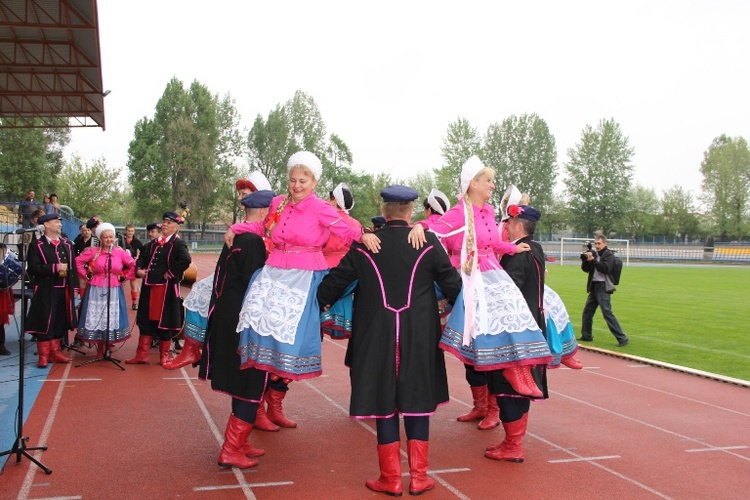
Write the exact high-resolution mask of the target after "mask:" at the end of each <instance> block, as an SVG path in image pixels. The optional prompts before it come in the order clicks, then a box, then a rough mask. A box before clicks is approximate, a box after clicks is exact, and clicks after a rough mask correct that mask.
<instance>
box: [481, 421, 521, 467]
mask: <svg viewBox="0 0 750 500" xmlns="http://www.w3.org/2000/svg"><path fill="white" fill-rule="evenodd" d="M528 421H529V414H528V413H524V414H523V417H521V418H519V419H518V420H516V421H515V422H509V423H505V422H503V429H505V439H504V440H503V442H502V443H500V444H498V445H496V446H489V447H488V448H487V451H485V453H484V456H485V457H487V458H491V459H492V460H504V461H506V462H518V463H520V462H523V437H524V436H525V435H526V425H527V424H528Z"/></svg>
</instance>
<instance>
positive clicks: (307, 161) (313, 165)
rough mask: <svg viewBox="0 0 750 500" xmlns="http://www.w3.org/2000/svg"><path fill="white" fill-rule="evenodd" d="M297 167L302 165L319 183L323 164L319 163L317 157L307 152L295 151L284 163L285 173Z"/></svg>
mask: <svg viewBox="0 0 750 500" xmlns="http://www.w3.org/2000/svg"><path fill="white" fill-rule="evenodd" d="M297 165H304V166H306V167H307V168H309V169H310V171H311V172H312V173H313V177H315V180H316V181H319V180H320V176H321V175H323V164H322V163H320V160H319V159H318V157H317V156H315V155H314V154H313V153H311V152H309V151H297V152H296V153H294V154H293V155H292V156H290V157H289V161H288V162H287V163H286V170H287V172H288V171H290V170H292V168H294V167H295V166H297Z"/></svg>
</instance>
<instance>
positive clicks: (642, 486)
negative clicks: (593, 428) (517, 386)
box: [527, 433, 671, 499]
mask: <svg viewBox="0 0 750 500" xmlns="http://www.w3.org/2000/svg"><path fill="white" fill-rule="evenodd" d="M527 435H528V436H531V437H533V438H534V439H538V440H539V441H541V442H542V443H545V444H546V445H548V446H554V447H555V448H560V446H558V445H557V444H556V443H553V442H552V441H550V440H548V439H544V438H543V437H541V436H538V435H536V434H532V433H527ZM565 453H568V454H569V455H571V456H573V457H575V458H577V459H579V460H577V461H581V462H582V461H585V462H587V463H588V464H589V465H591V466H592V467H596V468H599V469H601V470H603V471H605V472H608V473H610V474H612V475H613V476H616V477H618V478H620V479H622V480H623V481H626V482H628V483H630V484H633V485H635V486H637V487H639V488H641V489H644V490H646V491H648V492H650V493H652V494H654V495H656V496H658V497H661V498H665V499H671V497H669V496H667V495H666V494H664V493H661V492H660V491H657V490H655V489H653V488H652V487H650V486H647V485H645V484H643V483H641V482H638V481H636V480H635V479H633V478H631V477H628V476H626V475H624V474H621V473H619V472H617V471H616V470H614V469H610V468H609V467H606V466H604V465H602V464H601V463H599V462H597V461H594V460H589V459H586V457H584V456H582V455H579V454H577V453H574V452H572V451H565ZM595 458H596V457H595ZM558 462H559V461H558Z"/></svg>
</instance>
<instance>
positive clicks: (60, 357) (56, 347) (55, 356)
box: [48, 339, 70, 363]
mask: <svg viewBox="0 0 750 500" xmlns="http://www.w3.org/2000/svg"><path fill="white" fill-rule="evenodd" d="M48 359H49V360H50V361H53V362H55V363H70V358H69V357H67V356H65V355H64V354H63V353H62V352H60V339H52V340H50V341H49V356H48Z"/></svg>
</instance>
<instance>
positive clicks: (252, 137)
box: [247, 104, 294, 191]
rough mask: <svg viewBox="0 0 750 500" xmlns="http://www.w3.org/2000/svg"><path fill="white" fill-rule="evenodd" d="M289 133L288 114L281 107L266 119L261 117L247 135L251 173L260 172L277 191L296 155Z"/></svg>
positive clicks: (256, 119)
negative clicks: (290, 158) (287, 167)
mask: <svg viewBox="0 0 750 500" xmlns="http://www.w3.org/2000/svg"><path fill="white" fill-rule="evenodd" d="M289 134H290V130H289V125H288V123H287V117H286V113H285V112H284V107H283V106H282V105H280V104H278V105H277V106H276V109H274V110H273V111H271V112H270V113H269V114H268V118H267V119H265V120H264V119H263V117H262V116H261V115H258V116H257V117H256V118H255V122H254V123H253V126H252V128H251V129H250V132H249V133H248V138H247V143H248V162H249V164H250V170H260V171H261V172H262V173H263V175H265V176H266V178H267V179H268V182H270V183H271V186H273V187H274V188H275V189H276V190H277V191H279V190H280V188H281V187H282V184H283V182H284V179H286V162H287V160H288V159H289V157H290V156H291V155H292V154H293V153H294V150H293V148H294V146H293V145H292V144H291V143H290V140H289Z"/></svg>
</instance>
